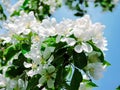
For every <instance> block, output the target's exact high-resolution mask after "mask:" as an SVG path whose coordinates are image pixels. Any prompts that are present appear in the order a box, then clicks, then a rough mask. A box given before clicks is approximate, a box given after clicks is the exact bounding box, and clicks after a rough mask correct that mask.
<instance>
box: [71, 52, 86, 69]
mask: <svg viewBox="0 0 120 90" xmlns="http://www.w3.org/2000/svg"><path fill="white" fill-rule="evenodd" d="M73 60H74V65H75V66H76V67H77V68H79V69H83V68H84V67H85V66H86V65H87V57H86V55H85V53H84V52H82V53H76V52H74V53H73Z"/></svg>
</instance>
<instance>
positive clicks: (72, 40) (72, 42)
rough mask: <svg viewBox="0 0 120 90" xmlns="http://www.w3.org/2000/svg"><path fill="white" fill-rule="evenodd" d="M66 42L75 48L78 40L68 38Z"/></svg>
mask: <svg viewBox="0 0 120 90" xmlns="http://www.w3.org/2000/svg"><path fill="white" fill-rule="evenodd" d="M66 42H67V44H68V45H69V46H74V45H75V43H76V40H75V39H74V38H67V39H66Z"/></svg>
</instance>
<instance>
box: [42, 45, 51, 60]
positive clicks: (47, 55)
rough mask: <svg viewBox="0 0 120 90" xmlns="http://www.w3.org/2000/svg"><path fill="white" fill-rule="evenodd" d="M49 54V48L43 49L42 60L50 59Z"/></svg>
mask: <svg viewBox="0 0 120 90" xmlns="http://www.w3.org/2000/svg"><path fill="white" fill-rule="evenodd" d="M50 54H51V50H50V48H49V47H47V48H46V49H45V51H44V52H43V58H44V59H45V60H46V59H48V58H49V57H50Z"/></svg>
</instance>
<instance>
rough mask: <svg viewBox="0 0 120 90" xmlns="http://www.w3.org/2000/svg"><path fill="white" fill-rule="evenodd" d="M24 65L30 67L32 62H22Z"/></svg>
mask: <svg viewBox="0 0 120 90" xmlns="http://www.w3.org/2000/svg"><path fill="white" fill-rule="evenodd" d="M24 66H25V67H26V68H30V67H32V64H31V63H27V62H24Z"/></svg>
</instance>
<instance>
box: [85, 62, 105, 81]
mask: <svg viewBox="0 0 120 90" xmlns="http://www.w3.org/2000/svg"><path fill="white" fill-rule="evenodd" d="M85 69H86V71H87V73H88V74H90V75H91V76H92V77H93V78H94V79H95V80H98V79H100V78H101V77H102V76H103V75H102V72H103V71H104V70H105V67H104V65H102V63H100V62H96V63H89V64H88V65H87V66H86V67H85Z"/></svg>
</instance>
